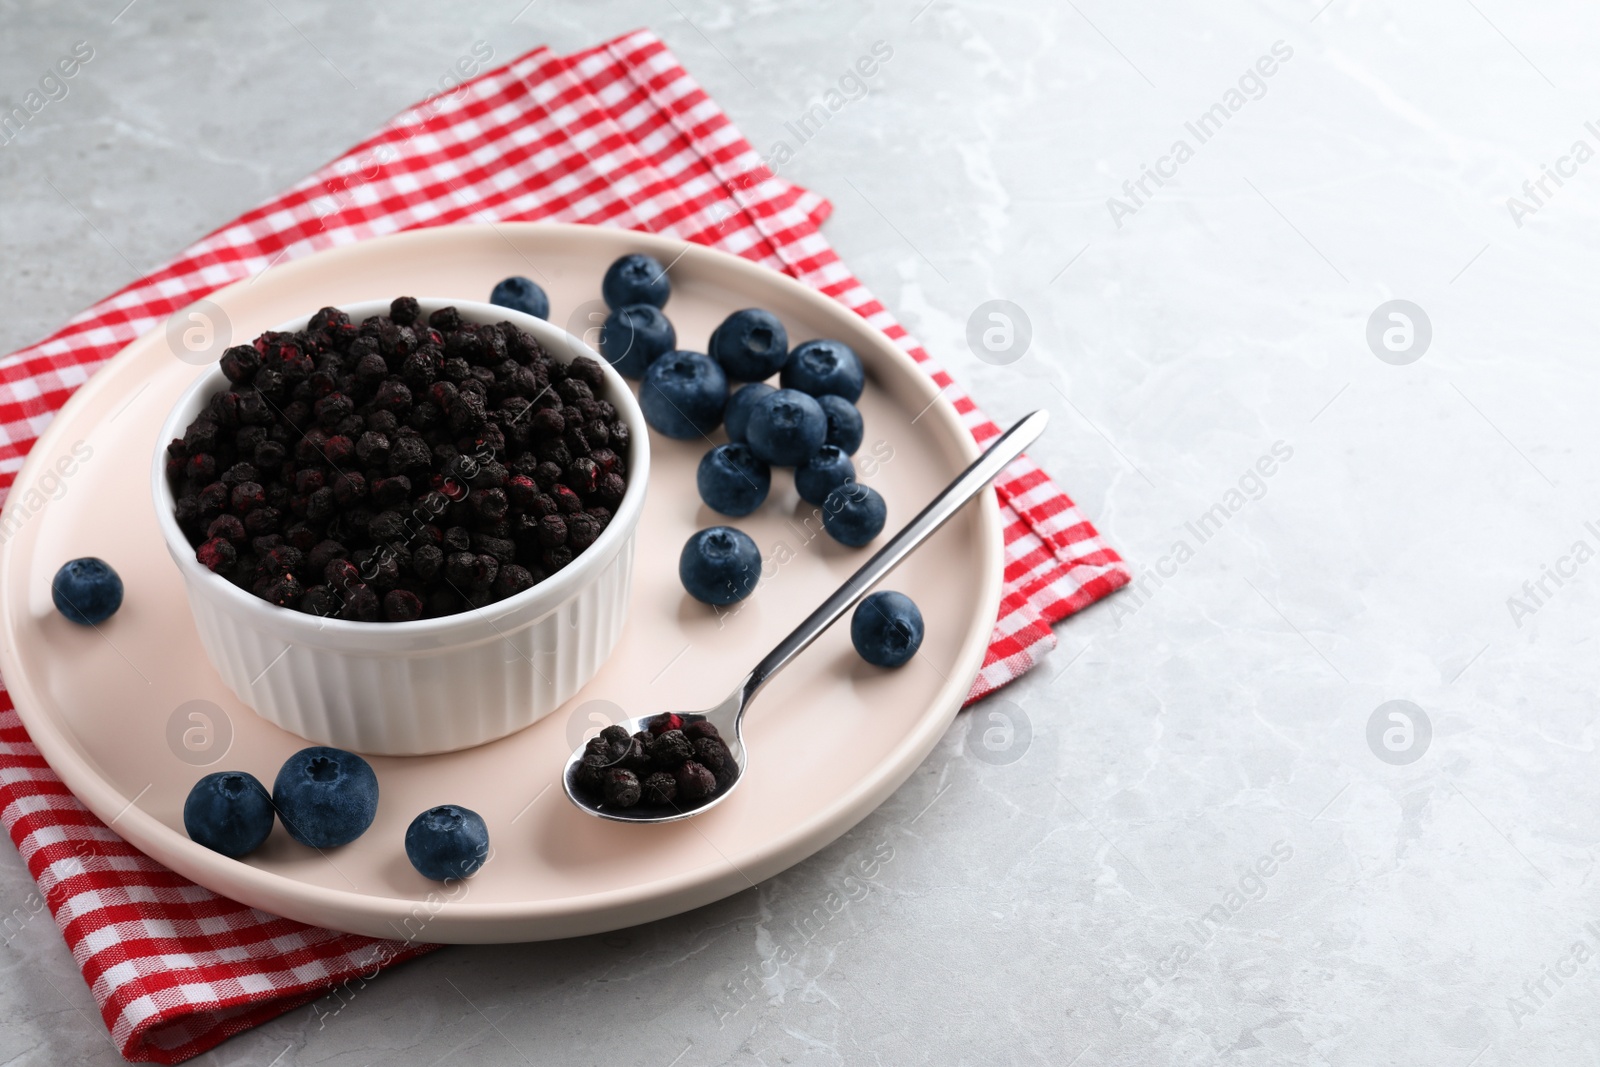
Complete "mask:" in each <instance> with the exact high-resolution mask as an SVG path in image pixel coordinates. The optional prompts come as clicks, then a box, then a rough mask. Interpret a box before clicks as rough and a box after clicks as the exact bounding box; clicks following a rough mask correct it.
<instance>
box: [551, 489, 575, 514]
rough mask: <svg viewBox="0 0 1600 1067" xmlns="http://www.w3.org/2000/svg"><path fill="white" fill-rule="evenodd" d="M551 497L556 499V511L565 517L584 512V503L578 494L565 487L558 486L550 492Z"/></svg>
mask: <svg viewBox="0 0 1600 1067" xmlns="http://www.w3.org/2000/svg"><path fill="white" fill-rule="evenodd" d="M550 495H551V496H552V497H554V498H555V502H556V510H557V511H559V512H561V513H562V514H564V515H576V514H577V513H578V512H580V511H582V510H583V501H582V500H580V499H579V498H578V494H577V493H574V492H573V491H572V490H571V489H569V488H567V487H566V486H564V485H558V486H556V487H555V488H554V489H552V490H550Z"/></svg>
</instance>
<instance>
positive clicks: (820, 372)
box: [778, 340, 867, 404]
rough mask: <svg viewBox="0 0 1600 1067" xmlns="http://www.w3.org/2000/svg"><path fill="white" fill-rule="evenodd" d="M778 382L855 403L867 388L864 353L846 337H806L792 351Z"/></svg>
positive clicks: (817, 394)
mask: <svg viewBox="0 0 1600 1067" xmlns="http://www.w3.org/2000/svg"><path fill="white" fill-rule="evenodd" d="M778 382H779V384H781V385H782V386H783V387H784V388H785V389H798V390H800V391H801V392H802V393H810V394H811V395H812V396H826V395H828V394H829V393H831V394H833V395H834V396H842V397H844V398H845V399H846V400H848V401H850V403H852V404H854V403H855V402H856V401H857V400H860V399H861V390H862V389H864V388H866V382H867V378H866V374H865V372H863V371H862V369H861V357H860V356H858V355H856V353H855V350H854V349H853V348H851V347H850V346H849V345H847V344H845V343H844V342H843V341H825V340H817V341H807V342H806V343H805V344H802V345H798V346H796V347H795V349H794V351H792V352H790V353H789V362H788V363H785V364H784V365H783V373H782V374H781V375H779V376H778Z"/></svg>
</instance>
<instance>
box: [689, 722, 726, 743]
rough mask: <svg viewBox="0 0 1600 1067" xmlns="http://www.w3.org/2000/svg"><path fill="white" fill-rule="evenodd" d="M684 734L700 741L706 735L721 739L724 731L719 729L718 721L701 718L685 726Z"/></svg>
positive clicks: (690, 738) (692, 739)
mask: <svg viewBox="0 0 1600 1067" xmlns="http://www.w3.org/2000/svg"><path fill="white" fill-rule="evenodd" d="M683 736H685V737H687V738H689V740H691V741H698V740H700V739H701V738H704V737H715V738H718V739H720V738H721V737H722V733H721V732H720V731H719V730H718V729H717V724H716V723H714V722H712V721H711V720H710V719H701V720H700V721H699V722H692V723H690V724H689V725H687V726H685V727H684V728H683Z"/></svg>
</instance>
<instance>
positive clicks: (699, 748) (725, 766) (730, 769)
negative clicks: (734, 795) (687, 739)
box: [694, 737, 739, 786]
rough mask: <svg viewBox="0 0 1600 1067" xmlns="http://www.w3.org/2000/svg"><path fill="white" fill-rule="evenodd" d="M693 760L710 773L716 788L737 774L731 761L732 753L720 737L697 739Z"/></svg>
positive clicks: (737, 770)
mask: <svg viewBox="0 0 1600 1067" xmlns="http://www.w3.org/2000/svg"><path fill="white" fill-rule="evenodd" d="M694 758H695V761H696V762H698V763H699V764H700V765H701V766H702V767H704V768H705V769H706V770H708V771H710V772H711V775H712V777H714V778H715V779H716V780H717V785H718V786H723V785H726V784H727V783H729V782H731V781H732V780H733V779H734V776H735V775H737V774H738V773H739V768H738V765H737V764H735V763H734V761H733V753H732V752H729V751H728V746H727V745H725V744H723V742H722V738H720V737H701V738H697V739H696V740H695V742H694Z"/></svg>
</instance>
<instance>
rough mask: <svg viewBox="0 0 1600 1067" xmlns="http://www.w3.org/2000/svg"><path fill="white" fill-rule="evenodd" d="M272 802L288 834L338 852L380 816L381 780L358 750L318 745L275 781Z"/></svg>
mask: <svg viewBox="0 0 1600 1067" xmlns="http://www.w3.org/2000/svg"><path fill="white" fill-rule="evenodd" d="M272 803H273V804H275V805H276V806H277V808H278V817H279V818H281V819H282V820H283V828H284V829H285V830H287V831H289V836H290V837H292V838H294V839H295V840H296V841H298V842H300V843H301V844H302V845H310V846H311V847H312V848H337V847H338V846H340V845H347V844H349V843H350V842H352V841H354V840H355V839H356V838H358V837H360V836H361V835H362V834H363V833H365V832H366V830H367V827H369V826H371V825H372V820H373V817H374V816H376V815H377V814H378V776H377V775H376V774H374V773H372V765H371V764H370V763H368V762H367V761H366V760H364V759H362V758H361V757H360V756H358V755H356V754H355V753H354V752H346V751H344V750H343V749H338V748H328V747H325V746H322V745H316V746H313V747H311V748H302V749H301V750H300V751H299V752H296V753H295V754H294V755H292V756H290V757H289V758H288V759H287V760H285V761H284V763H283V768H282V769H281V770H279V771H278V778H277V780H276V781H274V782H273V783H272Z"/></svg>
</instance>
